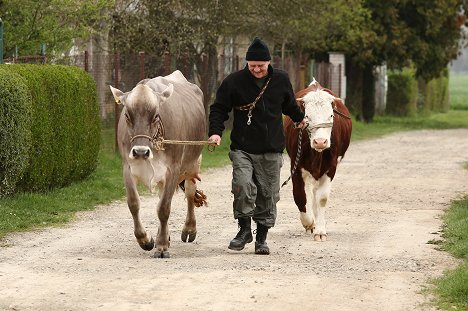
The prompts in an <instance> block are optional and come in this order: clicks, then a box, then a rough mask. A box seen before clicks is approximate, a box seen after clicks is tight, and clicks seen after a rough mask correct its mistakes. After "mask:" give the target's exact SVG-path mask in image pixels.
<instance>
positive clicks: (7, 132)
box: [0, 71, 32, 197]
mask: <svg viewBox="0 0 468 311" xmlns="http://www.w3.org/2000/svg"><path fill="white" fill-rule="evenodd" d="M31 109H32V106H31V95H30V93H29V91H28V89H27V87H26V84H25V81H24V79H23V78H22V77H21V76H19V75H18V74H16V73H13V72H2V71H0V146H1V147H0V197H1V196H4V195H7V194H9V193H13V192H14V191H15V189H16V185H17V183H18V182H19V181H20V179H21V177H22V176H23V172H24V171H25V169H26V167H27V163H28V160H29V150H30V147H31Z"/></svg>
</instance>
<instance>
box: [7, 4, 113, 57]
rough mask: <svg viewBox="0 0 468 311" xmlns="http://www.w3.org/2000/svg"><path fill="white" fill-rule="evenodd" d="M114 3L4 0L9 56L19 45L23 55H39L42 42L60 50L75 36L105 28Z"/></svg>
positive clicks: (50, 50) (54, 51)
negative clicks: (109, 11) (108, 11)
mask: <svg viewBox="0 0 468 311" xmlns="http://www.w3.org/2000/svg"><path fill="white" fill-rule="evenodd" d="M112 5H114V0H43V1H35V0H3V1H2V2H0V13H1V14H0V15H1V18H2V20H3V22H4V32H5V33H4V46H5V57H11V56H12V55H13V53H14V52H15V47H18V50H19V53H20V54H21V55H37V54H39V52H40V47H41V44H42V43H45V44H46V45H47V54H48V55H55V54H60V53H62V52H64V51H66V50H68V49H70V47H71V46H72V44H73V40H74V39H79V38H82V39H86V38H88V37H89V35H90V34H92V33H95V32H96V31H101V30H102V29H103V24H104V23H105V21H106V19H109V18H110V16H109V15H108V14H107V15H106V14H103V13H104V12H106V10H109V9H110V8H111V7H112ZM94 29H96V30H94Z"/></svg>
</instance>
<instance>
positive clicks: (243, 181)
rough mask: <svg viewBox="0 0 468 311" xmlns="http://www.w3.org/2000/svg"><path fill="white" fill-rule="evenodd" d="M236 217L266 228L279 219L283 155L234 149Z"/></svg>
mask: <svg viewBox="0 0 468 311" xmlns="http://www.w3.org/2000/svg"><path fill="white" fill-rule="evenodd" d="M229 158H230V159H231V161H232V190H231V191H232V193H233V194H234V203H233V210H234V218H235V219H238V218H240V217H246V216H248V217H252V219H253V220H254V221H255V222H257V223H260V224H262V225H264V226H266V227H269V228H271V227H273V226H274V225H275V220H276V203H277V202H278V201H279V199H280V195H279V191H280V170H281V167H282V166H283V157H282V154H281V153H265V154H250V153H247V152H244V151H241V150H231V151H230V152H229Z"/></svg>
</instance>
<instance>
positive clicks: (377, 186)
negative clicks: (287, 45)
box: [0, 129, 468, 311]
mask: <svg viewBox="0 0 468 311" xmlns="http://www.w3.org/2000/svg"><path fill="white" fill-rule="evenodd" d="M467 161H468V129H463V130H461V129H460V130H444V131H418V132H409V133H399V134H394V135H391V136H387V137H384V138H381V139H376V140H371V141H364V142H356V143H353V142H352V143H351V146H350V149H349V150H348V153H347V155H346V156H345V158H344V160H343V162H342V163H341V165H340V166H339V168H338V172H337V176H336V177H335V181H334V183H333V186H332V188H333V189H332V195H331V199H330V209H329V210H328V214H327V218H328V233H329V236H328V241H327V242H314V241H313V237H312V236H310V234H306V233H305V231H304V230H303V228H302V226H301V224H300V221H299V218H298V217H299V215H298V212H297V209H296V207H295V206H294V204H293V200H292V195H291V187H292V185H291V183H289V184H288V185H287V186H285V187H284V188H282V190H281V201H280V203H279V206H278V220H277V225H276V226H275V227H274V228H273V229H272V230H271V231H270V233H269V238H268V243H269V246H270V249H271V251H272V253H271V255H270V256H258V255H255V254H254V246H253V244H249V245H248V247H246V249H244V250H243V251H241V252H234V251H230V250H228V249H227V245H228V243H229V241H230V239H231V238H232V237H233V236H234V234H235V233H236V230H237V225H236V222H235V221H234V219H233V218H232V203H231V194H230V176H231V170H230V167H226V168H222V169H216V170H210V171H206V172H203V174H202V179H203V181H202V182H201V184H200V188H201V189H203V190H204V192H205V193H206V194H207V195H208V199H209V206H208V207H202V208H199V209H197V211H196V212H197V220H198V236H197V239H196V240H195V242H194V243H192V244H189V243H183V242H182V241H180V230H181V229H182V225H183V219H184V217H185V215H184V212H185V203H184V202H183V195H182V194H181V193H178V194H176V196H175V200H174V203H173V208H172V214H171V218H170V228H171V237H172V239H171V240H172V242H171V248H170V253H171V258H169V259H154V258H152V254H153V252H145V251H143V250H141V249H140V248H139V246H138V245H137V243H136V241H135V240H134V237H133V227H132V226H133V224H132V220H131V217H130V212H129V211H128V208H127V207H126V204H125V203H124V201H121V202H115V203H114V204H111V205H109V206H103V207H100V208H98V209H97V210H96V211H93V212H86V213H80V214H79V216H78V219H77V221H75V222H73V223H71V224H69V225H66V226H65V227H63V228H58V229H47V230H42V231H37V232H31V233H22V234H15V235H12V236H9V237H8V238H7V239H5V240H4V241H2V244H3V245H7V246H3V247H0V310H47V311H53V310H203V311H206V310H223V311H224V310H235V311H237V310H244V311H247V310H320V311H321V310H323V311H332V310H340V311H350V310H432V309H431V308H430V307H429V306H428V305H425V304H424V303H425V302H427V300H428V297H425V296H424V295H422V294H420V290H421V289H422V286H424V285H425V284H426V281H427V280H428V278H431V277H435V276H439V275H440V274H441V273H442V271H443V270H444V269H446V268H449V267H454V266H455V265H456V260H454V259H453V258H451V257H450V256H449V255H448V254H446V253H444V252H441V251H438V250H436V247H435V246H434V245H432V244H427V242H428V241H430V240H432V239H439V238H440V235H439V233H440V232H439V230H440V227H441V220H440V216H441V214H442V211H443V210H444V209H445V208H447V207H448V205H449V202H450V200H451V199H454V198H457V197H459V196H460V195H461V194H463V193H468V171H467V170H463V169H462V165H463V163H464V162H467ZM288 170H289V164H288V160H287V159H286V160H285V162H284V166H283V171H282V176H281V181H283V180H285V179H286V178H287V177H288ZM157 200H158V198H157V196H147V197H145V198H143V201H142V202H143V220H144V223H145V225H146V226H147V228H149V230H150V231H151V232H152V233H153V234H154V233H155V232H156V230H157V222H156V220H155V205H156V202H157Z"/></svg>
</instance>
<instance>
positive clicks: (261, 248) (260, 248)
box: [255, 223, 270, 255]
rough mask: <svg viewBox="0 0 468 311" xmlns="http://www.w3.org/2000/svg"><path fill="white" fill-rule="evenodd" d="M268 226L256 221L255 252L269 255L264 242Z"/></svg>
mask: <svg viewBox="0 0 468 311" xmlns="http://www.w3.org/2000/svg"><path fill="white" fill-rule="evenodd" d="M268 229H269V228H268V227H266V226H264V225H262V224H259V223H257V236H256V237H255V254H258V255H270V249H269V248H268V245H267V243H266V237H267V233H268Z"/></svg>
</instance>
